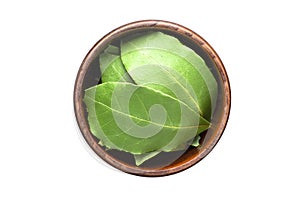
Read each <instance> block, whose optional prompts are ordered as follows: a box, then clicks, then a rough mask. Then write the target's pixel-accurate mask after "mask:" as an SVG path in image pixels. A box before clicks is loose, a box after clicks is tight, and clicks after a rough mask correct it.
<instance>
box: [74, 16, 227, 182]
mask: <svg viewBox="0 0 300 200" xmlns="http://www.w3.org/2000/svg"><path fill="white" fill-rule="evenodd" d="M143 31H161V32H164V33H167V34H169V35H172V36H174V37H176V38H178V39H179V40H180V41H181V42H182V43H183V44H184V45H186V46H188V47H190V48H191V49H193V50H194V51H195V52H196V53H197V54H199V55H200V56H201V57H202V58H203V59H204V60H205V62H206V64H207V65H208V67H209V68H210V69H211V71H212V73H213V75H214V77H215V79H216V80H217V83H218V98H217V106H216V109H215V112H214V115H213V118H212V121H211V122H212V126H211V128H209V130H208V131H206V132H205V133H202V135H201V140H200V146H199V147H197V148H188V149H187V150H186V151H185V152H184V153H182V154H180V156H178V155H175V154H176V153H175V154H174V153H173V154H172V153H162V155H160V156H158V157H157V158H155V159H153V161H152V162H150V164H149V163H148V164H145V165H141V166H139V167H137V166H135V165H134V163H133V161H132V158H131V156H130V155H129V154H128V153H125V152H119V151H106V150H105V149H104V148H103V147H101V146H100V145H99V144H98V142H99V140H98V139H97V138H95V137H94V136H93V135H92V133H91V131H90V129H89V124H88V121H87V112H86V107H85V104H84V102H83V96H84V90H85V89H87V88H88V87H91V86H93V85H96V84H97V83H98V82H99V80H100V71H99V63H97V61H98V59H97V58H98V57H99V54H100V53H101V52H102V51H103V50H104V48H105V47H106V46H107V45H108V44H111V43H113V42H114V41H116V40H118V39H119V38H122V37H124V36H128V35H130V34H135V33H139V32H143ZM230 103H231V96H230V85H229V80H228V77H227V74H226V71H225V68H224V66H223V64H222V61H221V59H220V58H219V56H218V55H217V53H216V52H215V51H214V50H213V48H212V47H211V46H210V45H209V44H208V42H206V41H205V40H204V39H203V38H202V37H200V36H199V35H197V34H196V33H195V32H193V31H191V30H189V29H188V28H185V27H183V26H181V25H178V24H175V23H172V22H166V21H161V20H145V21H137V22H133V23H130V24H126V25H124V26H121V27H119V28H117V29H115V30H113V31H112V32H110V33H108V34H107V35H105V36H104V37H103V38H102V39H101V40H99V41H98V42H97V43H96V44H95V46H94V47H93V48H92V49H91V50H90V51H89V53H88V54H87V56H86V57H85V59H84V60H83V62H82V64H81V66H80V69H79V71H78V74H77V78H76V82H75V87H74V109H75V115H76V120H77V123H78V126H79V129H80V131H81V133H82V135H83V138H84V139H85V140H86V142H87V144H88V145H89V146H90V148H91V149H92V150H93V151H94V152H95V153H96V154H97V155H98V156H99V157H100V158H102V159H103V160H104V161H106V162H107V163H109V164H110V165H112V166H114V167H115V168H117V169H119V170H122V171H124V172H127V173H131V174H135V175H141V176H164V175H169V174H174V173H176V172H180V171H183V170H185V169H187V168H189V167H191V166H193V165H194V164H196V163H197V162H199V161H200V160H201V159H203V158H204V157H205V156H206V155H207V154H208V153H209V152H210V151H211V150H212V149H213V148H214V146H215V145H216V144H217V142H218V141H219V139H220V137H221V136H222V134H223V131H224V129H225V126H226V123H227V120H228V117H229V111H230ZM172 159H174V160H172Z"/></svg>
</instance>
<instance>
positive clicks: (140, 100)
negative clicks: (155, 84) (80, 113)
mask: <svg viewBox="0 0 300 200" xmlns="http://www.w3.org/2000/svg"><path fill="white" fill-rule="evenodd" d="M84 102H85V104H86V105H87V111H88V114H89V125H90V128H91V132H92V133H93V134H94V135H95V136H96V137H97V138H99V139H100V140H101V142H102V144H103V145H105V146H108V147H111V148H115V149H118V150H122V151H126V152H130V153H132V154H144V153H149V152H153V151H172V150H174V149H176V147H178V146H179V145H181V144H183V143H186V142H187V141H189V140H191V139H193V138H194V137H195V136H196V135H197V130H198V129H199V127H200V128H201V129H203V130H206V129H207V128H209V126H210V123H209V122H208V121H207V120H205V119H204V118H203V117H201V116H200V115H197V114H196V113H195V112H194V111H193V110H191V109H190V108H189V107H188V106H186V105H185V104H184V103H181V102H180V101H178V100H177V99H175V98H174V97H171V96H169V95H167V94H164V93H162V92H160V91H157V90H155V89H153V88H150V87H147V86H137V85H134V84H131V83H125V82H106V83H103V84H100V85H97V86H94V87H92V88H89V89H87V90H86V91H85V96H84ZM131 105H134V106H131ZM142 110H144V111H142ZM141 113H142V114H141Z"/></svg>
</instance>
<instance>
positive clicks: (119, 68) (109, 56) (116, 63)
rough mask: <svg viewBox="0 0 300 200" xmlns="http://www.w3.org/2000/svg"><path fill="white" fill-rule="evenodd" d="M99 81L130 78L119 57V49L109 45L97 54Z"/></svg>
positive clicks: (123, 80)
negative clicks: (99, 72)
mask: <svg viewBox="0 0 300 200" xmlns="http://www.w3.org/2000/svg"><path fill="white" fill-rule="evenodd" d="M99 63H100V71H101V81H102V83H105V82H130V83H132V82H133V81H132V79H131V78H130V76H129V75H128V73H127V71H126V70H125V68H124V66H123V63H122V61H121V58H120V49H119V48H118V47H116V46H112V45H109V46H108V47H107V48H106V49H105V50H104V52H103V53H101V54H100V56H99Z"/></svg>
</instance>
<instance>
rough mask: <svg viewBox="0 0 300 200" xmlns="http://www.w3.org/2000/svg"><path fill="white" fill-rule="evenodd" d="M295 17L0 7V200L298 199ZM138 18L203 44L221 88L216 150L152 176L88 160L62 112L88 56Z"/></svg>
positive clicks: (216, 6) (118, 6)
mask: <svg viewBox="0 0 300 200" xmlns="http://www.w3.org/2000/svg"><path fill="white" fill-rule="evenodd" d="M196 2H197V3H196ZM299 13H300V12H299V6H298V4H297V1H296V0H295V1H291V0H290V1H289V0H286V1H262V0H261V1H255V0H253V1H248V2H246V1H232V0H227V1H212V0H210V1H209V0H206V1H193V2H192V1H188V0H185V1H178V2H176V1H162V0H159V1H156V0H151V1H129V0H127V1H99V0H98V1H88V0H85V1H48V2H46V1H33V0H27V1H1V3H0V92H1V98H0V120H1V129H0V131H1V132H0V134H1V135H0V199H3V200H4V199H5V200H6V199H75V198H77V199H129V198H130V199H153V198H155V197H158V196H159V197H162V198H165V199H174V198H178V199H275V198H276V199H300V191H299V189H300V188H299V186H300V181H299V180H300V172H299V169H300V162H299V160H300V156H299V153H300V131H299V124H300V122H299V118H300V117H299V113H300V108H299V102H300V97H299V95H298V93H299V86H300V81H299V79H300V78H299V76H300V74H299V72H300V70H299V67H300V65H299V57H300V56H299V53H300V52H299V46H300V39H299V36H300V29H299V25H300V14H299ZM141 19H163V20H169V21H173V22H176V23H179V24H182V25H184V26H186V27H188V28H190V29H192V30H194V31H195V32H197V33H198V34H200V35H201V36H203V37H204V38H205V39H206V40H207V41H208V42H209V43H210V44H211V45H212V46H213V47H214V49H215V50H216V51H217V53H218V54H219V56H220V57H221V59H222V60H223V62H224V65H225V67H226V69H227V72H228V75H229V78H230V81H231V88H232V109H231V115H230V119H229V122H228V126H227V128H226V130H225V132H224V135H223V137H222V138H221V140H220V142H219V143H218V145H217V146H216V147H215V149H214V150H213V151H212V152H211V153H210V154H209V155H208V156H207V157H206V158H205V159H204V160H202V161H201V162H200V163H198V164H197V165H195V166H194V167H192V168H190V169H188V170H186V171H184V172H182V173H179V174H176V175H172V176H167V177H162V178H145V177H137V176H133V175H128V174H125V173H122V172H119V171H117V170H115V169H112V168H110V167H108V166H106V165H104V164H103V163H102V162H98V161H97V160H96V159H95V158H93V156H91V154H90V153H89V152H88V151H87V150H86V148H85V146H84V145H83V143H82V141H81V139H80V137H79V133H78V129H77V125H76V123H75V119H74V114H73V101H72V93H73V85H74V81H75V78H76V73H77V70H78V68H79V66H80V64H81V61H82V60H83V58H84V56H85V55H86V53H87V52H88V50H89V49H90V48H91V47H92V46H93V45H94V44H95V43H96V42H97V41H98V40H99V39H100V38H101V37H102V36H104V35H105V34H106V33H108V32H109V31H111V30H112V29H114V28H117V27H118V26H120V25H123V24H126V23H128V22H132V21H136V20H141ZM162 198H160V199H162Z"/></svg>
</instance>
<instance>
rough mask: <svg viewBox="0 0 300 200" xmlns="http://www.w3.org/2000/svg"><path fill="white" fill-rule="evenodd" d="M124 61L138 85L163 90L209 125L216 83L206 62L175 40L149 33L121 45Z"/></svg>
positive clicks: (215, 94) (157, 33)
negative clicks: (160, 87) (204, 119)
mask: <svg viewBox="0 0 300 200" xmlns="http://www.w3.org/2000/svg"><path fill="white" fill-rule="evenodd" d="M121 59H122V62H123V64H124V67H125V69H126V70H127V72H128V73H129V74H130V76H131V77H132V79H133V80H134V82H135V83H137V84H139V85H148V86H149V87H152V88H154V89H157V86H156V85H157V84H161V85H163V86H164V87H167V88H168V89H169V91H172V93H173V94H175V95H172V94H170V93H169V92H168V91H167V90H161V91H162V92H165V93H167V94H169V95H172V96H173V97H175V98H177V99H179V100H181V101H183V102H184V103H186V104H187V105H188V106H189V107H190V108H192V109H193V110H195V111H197V112H199V113H200V114H201V116H203V117H205V118H206V119H207V120H209V121H210V119H211V115H212V110H213V109H214V107H215V102H216V97H217V90H218V88H217V82H216V80H215V78H214V77H213V75H212V73H211V72H210V70H209V69H208V67H207V66H206V64H205V62H204V61H203V59H202V58H201V57H200V56H199V55H197V54H196V53H195V52H194V51H193V50H192V49H190V48H188V47H186V46H184V45H182V44H181V43H180V41H179V40H178V39H176V38H174V37H172V36H169V35H166V34H164V33H161V32H150V33H147V34H144V35H142V36H138V37H136V38H134V39H132V38H131V39H130V40H126V39H125V40H123V41H122V42H121Z"/></svg>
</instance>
